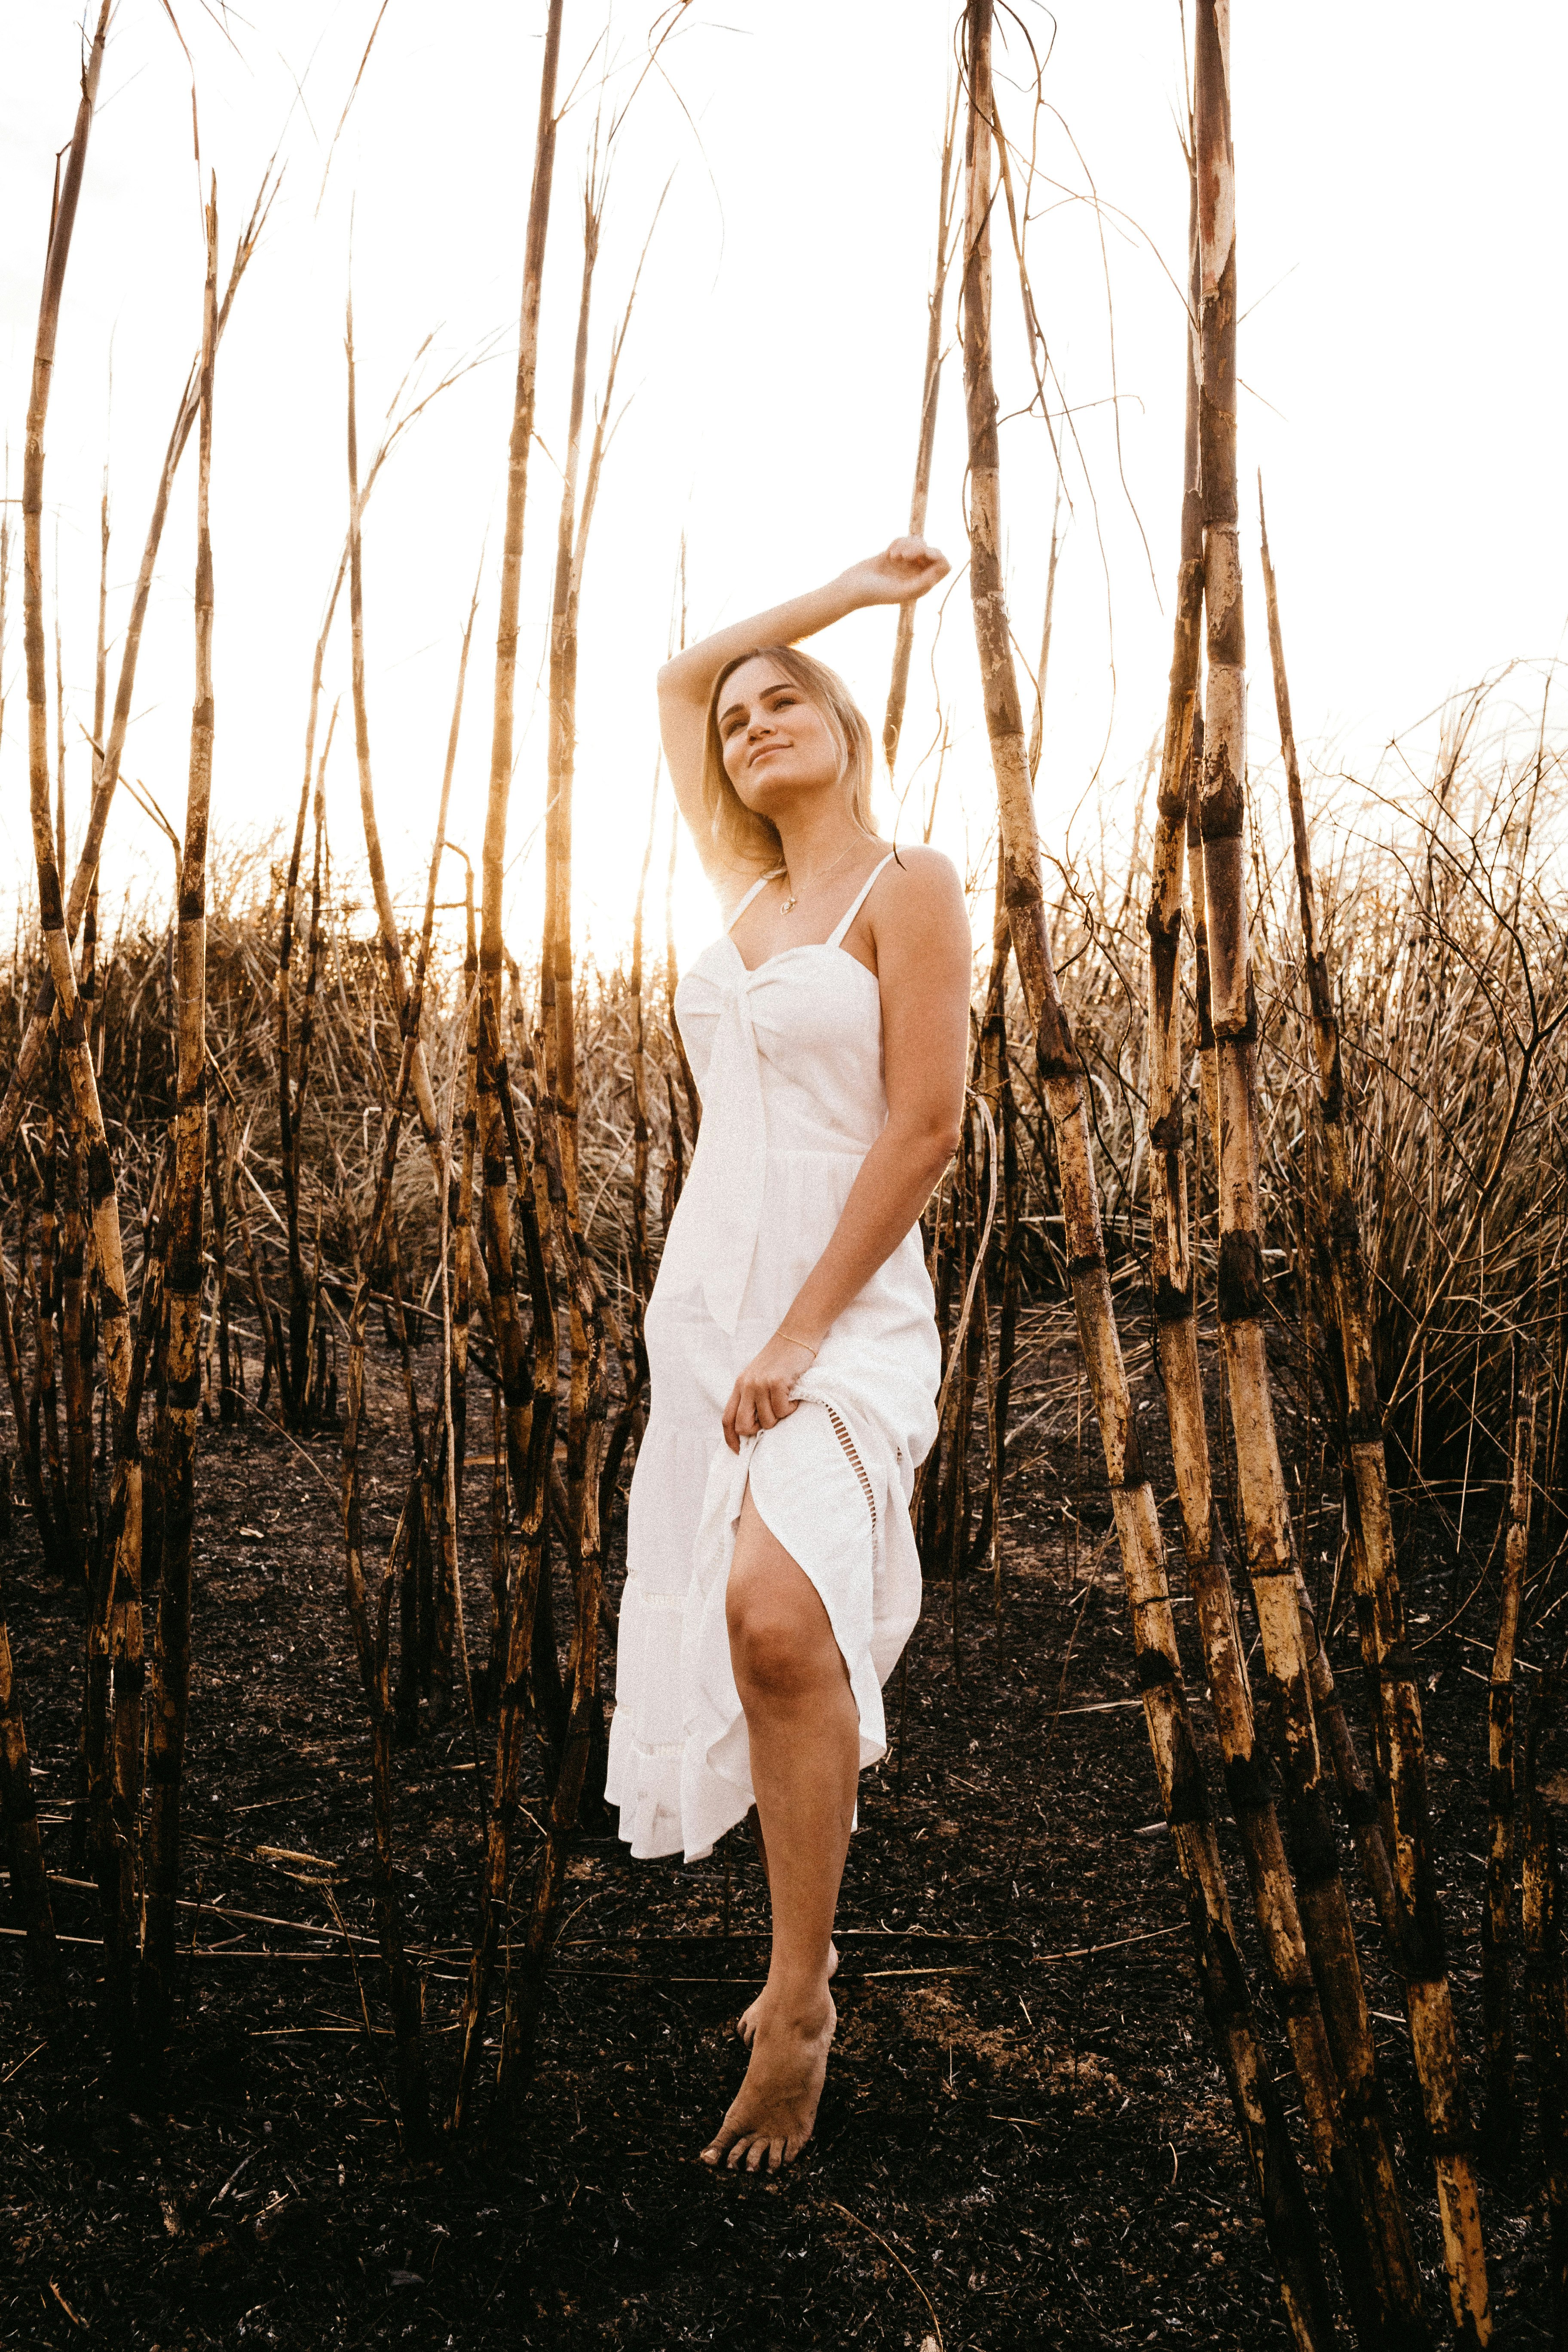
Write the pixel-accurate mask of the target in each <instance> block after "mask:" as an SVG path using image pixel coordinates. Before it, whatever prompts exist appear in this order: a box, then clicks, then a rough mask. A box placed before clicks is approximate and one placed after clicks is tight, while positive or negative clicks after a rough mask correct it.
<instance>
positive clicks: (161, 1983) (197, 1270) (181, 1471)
mask: <svg viewBox="0 0 1568 2352" xmlns="http://www.w3.org/2000/svg"><path fill="white" fill-rule="evenodd" d="M206 250H207V268H206V287H205V300H204V305H203V324H202V369H201V425H200V434H199V441H198V453H197V461H196V582H195V669H196V680H195V704H194V707H193V709H192V712H191V751H190V774H189V783H188V787H187V793H186V801H185V831H184V844H183V846H182V849H181V856H180V895H179V936H178V942H177V947H176V958H177V969H178V974H179V1043H178V1065H177V1081H176V1083H177V1093H176V1097H175V1106H174V1177H173V1181H172V1183H171V1186H170V1202H169V1244H168V1265H167V1272H166V1275H165V1277H164V1299H163V1313H164V1327H163V1355H164V1366H165V1376H166V1381H167V1386H166V1390H165V1395H164V1402H163V1414H162V1420H163V1428H162V1431H161V1433H160V1434H161V1444H160V1449H159V1451H160V1466H161V1470H162V1474H163V1475H162V1481H161V1483H162V1488H163V1571H162V1577H161V1581H160V1591H159V1602H158V1630H157V1640H156V1645H155V1649H154V1654H153V1705H152V1708H151V1720H150V1724H149V1743H148V1762H147V1778H148V1780H149V1783H150V1785H151V1790H152V1801H151V1805H150V1808H149V1816H148V1868H147V1929H146V1940H145V1943H144V1946H143V1949H142V1991H141V2012H142V2031H143V2035H144V2038H145V2040H146V2042H147V2043H148V2045H149V2048H150V2049H152V2050H153V2051H156V2050H158V2049H160V2048H161V2047H162V2044H163V2038H164V2036H165V2035H166V2033H167V2032H168V2028H169V2023H170V2020H171V2018H172V2016H173V2011H174V1926H175V1906H176V1903H177V1901H178V1896H179V1877H180V1797H181V1785H182V1781H183V1778H184V1753H185V1727H186V1717H187V1713H188V1708H189V1703H190V1675H191V1532H192V1527H193V1523H194V1520H195V1454H196V1428H197V1422H198V1417H199V1416H198V1412H197V1407H198V1403H199V1386H200V1348H201V1316H202V1222H203V1219H202V1212H203V1206H204V1195H205V1156H206V1138H207V1115H206V1066H207V1040H206V883H207V874H206V860H207V821H208V814H209V810H210V807H211V803H212V761H213V723H214V713H213V668H212V652H213V559H212V540H211V534H210V528H209V522H208V510H209V502H210V498H211V488H212V445H213V361H214V355H215V352H216V345H217V186H216V179H215V181H214V182H213V184H212V187H211V192H210V194H209V196H208V200H207V205H206ZM57 985H58V980H57Z"/></svg>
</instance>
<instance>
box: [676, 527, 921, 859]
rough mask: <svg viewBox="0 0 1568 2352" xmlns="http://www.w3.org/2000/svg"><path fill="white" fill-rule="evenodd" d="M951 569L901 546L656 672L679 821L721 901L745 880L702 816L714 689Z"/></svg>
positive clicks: (902, 598) (906, 597) (905, 543)
mask: <svg viewBox="0 0 1568 2352" xmlns="http://www.w3.org/2000/svg"><path fill="white" fill-rule="evenodd" d="M947 569H948V562H947V558H946V557H945V556H944V555H942V554H941V553H940V552H939V551H938V550H937V549H936V548H934V547H931V546H930V545H928V543H927V542H926V541H924V540H923V539H895V540H894V541H893V542H892V544H891V546H890V547H888V548H885V549H884V550H883V551H882V552H881V554H879V555H871V556H868V557H867V559H866V561H865V562H863V563H852V564H851V565H850V566H849V569H848V571H847V572H840V573H839V574H838V577H837V580H829V581H828V582H827V583H826V586H824V587H821V588H810V589H807V591H806V593H805V595H803V596H792V597H790V598H789V600H788V602H787V603H785V604H773V605H770V606H769V608H768V610H767V611H766V612H764V613H753V614H752V615H751V617H750V619H749V620H744V621H737V622H736V623H735V625H734V626H733V627H732V628H728V629H717V630H715V632H714V634H713V635H712V636H710V637H704V638H703V639H702V641H701V643H700V645H695V646H687V648H686V650H685V652H684V653H679V654H677V655H676V656H674V658H673V659H672V660H670V661H667V662H666V663H665V665H664V667H663V668H662V669H661V670H660V671H659V673H658V723H659V731H660V733H661V734H662V736H663V738H664V756H665V759H666V761H667V762H668V767H669V774H670V781H671V782H672V783H673V784H674V786H675V797H676V800H677V801H678V803H679V807H680V814H681V815H682V816H683V817H684V818H685V819H686V822H687V824H689V826H690V828H691V834H692V838H693V840H694V841H695V842H696V844H697V849H698V854H699V856H700V857H701V860H702V864H703V866H704V869H705V870H706V872H707V874H708V877H709V879H710V881H711V882H712V884H713V885H714V887H715V888H716V889H717V890H719V892H720V893H721V896H722V895H724V894H725V893H726V892H728V891H729V890H730V889H731V888H732V887H733V885H734V884H735V882H736V881H737V879H739V878H742V877H738V876H737V875H735V874H734V873H733V872H731V869H730V867H729V866H727V865H725V863H724V861H723V859H722V857H721V854H720V853H719V851H718V850H717V849H716V848H715V846H714V845H713V844H712V842H711V841H710V839H709V837H708V827H707V824H706V823H705V821H704V818H703V813H702V739H703V734H704V730H706V727H707V723H708V704H709V701H710V698H711V696H712V692H713V682H714V680H715V678H717V677H718V675H719V673H720V671H721V669H722V668H723V667H724V665H725V663H726V662H728V661H732V660H733V659H734V657H735V656H736V655H737V654H746V653H750V652H751V650H752V647H753V646H793V645H795V644H796V643H798V641H799V640H800V639H801V638H802V637H813V636H815V635H816V633H817V631H818V630H819V629H826V628H829V627H831V626H832V625H833V623H834V622H835V621H841V620H843V619H844V617H845V615H846V614H848V613H858V612H859V611H860V610H861V608H862V607H863V606H865V605H868V604H909V603H910V600H911V599H912V598H914V597H916V596H923V595H924V594H925V593H926V591H927V589H928V588H934V587H935V585H936V583H937V582H938V581H939V580H940V579H942V576H943V574H944V573H945V572H946V571H947ZM744 878H745V879H747V880H750V879H751V877H750V876H747V877H744Z"/></svg>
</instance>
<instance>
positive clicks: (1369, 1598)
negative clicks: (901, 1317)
mask: <svg viewBox="0 0 1568 2352" xmlns="http://www.w3.org/2000/svg"><path fill="white" fill-rule="evenodd" d="M1258 524H1259V529H1260V530H1261V533H1262V558H1263V578H1264V586H1265V592H1266V594H1267V599H1268V650H1269V656H1270V661H1271V664H1272V667H1273V672H1274V697H1275V707H1276V710H1277V712H1278V715H1279V741H1280V747H1281V750H1282V751H1283V753H1284V759H1285V777H1286V784H1287V789H1288V792H1289V802H1290V824H1291V835H1292V839H1293V842H1294V845H1295V855H1296V879H1297V888H1298V895H1299V898H1300V910H1301V949H1302V961H1303V963H1304V965H1305V968H1306V973H1307V990H1308V998H1309V1003H1310V1013H1311V1024H1312V1038H1313V1045H1314V1048H1315V1053H1316V1061H1317V1082H1318V1083H1317V1103H1318V1113H1319V1126H1320V1131H1321V1136H1322V1141H1323V1174H1324V1191H1325V1194H1326V1203H1325V1213H1326V1217H1327V1223H1328V1229H1329V1232H1328V1255H1329V1261H1330V1265H1331V1274H1332V1284H1333V1301H1334V1313H1335V1320H1336V1322H1337V1324H1338V1326H1339V1336H1340V1346H1341V1349H1342V1357H1343V1381H1344V1389H1343V1393H1344V1396H1345V1400H1346V1409H1345V1439H1346V1445H1347V1450H1348V1452H1349V1455H1350V1464H1349V1467H1350V1471H1351V1482H1350V1486H1351V1491H1350V1494H1349V1496H1348V1497H1347V1499H1348V1500H1349V1501H1350V1503H1351V1506H1352V1526H1351V1534H1352V1561H1353V1565H1354V1570H1355V1576H1356V1581H1357V1597H1358V1602H1359V1604H1360V1605H1359V1607H1358V1612H1357V1614H1358V1618H1359V1620H1360V1624H1361V1633H1362V1648H1363V1663H1364V1665H1365V1668H1366V1675H1367V1682H1368V1687H1369V1689H1370V1690H1371V1691H1372V1692H1373V1715H1374V1724H1375V1727H1376V1730H1377V1734H1378V1738H1377V1748H1378V1751H1379V1754H1380V1760H1381V1762H1382V1766H1383V1772H1382V1777H1383V1779H1384V1785H1385V1789H1386V1801H1387V1804H1388V1807H1389V1811H1390V1815H1391V1818H1392V1822H1393V1830H1394V1835H1393V1841H1392V1845H1393V1853H1392V1859H1393V1864H1394V1874H1395V1882H1396V1886H1397V1893H1398V1925H1399V1937H1398V1948H1399V1958H1400V1960H1401V1962H1402V1965H1403V1970H1404V1976H1405V2010H1406V2013H1407V2015H1408V2017H1409V2020H1410V2034H1411V2042H1412V2044H1413V2047H1414V2051H1415V2066H1416V2072H1417V2074H1418V2076H1419V2079H1420V2083H1421V2096H1422V2106H1423V2110H1424V2113H1425V2116H1426V2127H1427V2131H1428V2133H1429V2134H1430V2137H1431V2144H1432V2149H1433V2156H1434V2160H1435V2162H1436V2173H1437V2200H1438V2206H1439V2210H1440V2211H1441V2214H1442V2220H1443V2251H1444V2258H1445V2262H1446V2263H1447V2273H1448V2294H1449V2300H1450V2303H1451V2305H1452V2309H1453V2317H1454V2326H1455V2329H1456V2331H1457V2333H1458V2339H1459V2341H1460V2342H1461V2343H1477V2344H1484V2343H1486V2342H1487V2341H1488V2339H1489V2335H1490V2331H1491V2307H1490V2294H1489V2288H1488V2284H1487V2262H1486V2248H1485V2242H1484V2240H1483V2237H1482V2233H1481V2217H1480V2204H1479V2193H1478V2187H1477V2181H1476V2177H1475V2168H1474V2164H1473V2161H1472V2158H1471V2151H1470V2129H1469V2113H1468V2100H1467V2097H1466V2094H1465V2087H1464V2080H1463V2075H1462V2073H1461V2069H1460V2063H1459V2047H1458V2034H1457V2032H1456V2030H1455V2024H1454V2010H1453V2001H1452V1998H1451V1996H1450V1992H1449V1987H1448V1969H1447V1956H1446V1952H1445V1945H1444V1935H1443V1919H1442V1912H1441V1908H1440V1905H1439V1899H1438V1889H1437V1872H1436V1860H1435V1858H1434V1855H1433V1852H1432V1836H1431V1821H1430V1811H1429V1808H1428V1804H1427V1795H1426V1748H1425V1742H1424V1738H1423V1734H1422V1723H1421V1694H1420V1689H1419V1685H1418V1684H1417V1681H1416V1673H1415V1660H1414V1657H1413V1656H1412V1654H1411V1651H1410V1648H1409V1643H1408V1640H1407V1637H1406V1631H1405V1603H1404V1600H1403V1597H1402V1594H1401V1591H1400V1585H1399V1569H1398V1562H1397V1559H1396V1558H1395V1553H1394V1514H1393V1508H1392V1505H1391V1502H1390V1497H1389V1486H1388V1463H1387V1458H1386V1455H1385V1453H1384V1437H1383V1412H1382V1406H1381V1404H1380V1402H1379V1398H1378V1386H1377V1372H1376V1368H1375V1365H1374V1363H1373V1350H1372V1323H1371V1316H1370V1313H1369V1302H1368V1285H1367V1279H1366V1264H1365V1257H1364V1254H1363V1248H1362V1238H1361V1219H1360V1215H1359V1213H1358V1211H1357V1207H1356V1198H1355V1180H1354V1171H1353V1163H1352V1150H1351V1118H1352V1113H1351V1108H1350V1103H1349V1099H1348V1097H1347V1095H1346V1091H1345V1084H1344V1074H1343V1070H1342V1064H1341V1056H1340V1033H1339V1022H1338V1019H1337V1017H1336V1015H1335V1013H1334V1001H1333V991H1332V988H1331V982H1330V979H1329V969H1328V959H1327V956H1326V955H1325V953H1324V951H1323V944H1322V940H1321V933H1320V929H1319V924H1318V913H1317V892H1316V888H1315V886H1314V884H1313V880H1312V862H1311V843H1310V838H1309V835H1308V831H1307V814H1306V804H1305V802H1304V800H1303V798H1302V793H1301V772H1300V762H1299V761H1298V758H1297V754H1296V734H1295V729H1294V727H1293V725H1292V723H1291V718H1290V689H1289V681H1288V678H1287V676H1286V670H1285V647H1284V639H1283V636H1282V634H1281V631H1280V626H1279V590H1278V585H1277V583H1276V581H1275V577H1274V566H1273V563H1272V561H1271V560H1270V557H1269V552H1268V523H1267V520H1266V519H1265V516H1264V513H1263V487H1262V483H1261V480H1260V481H1259V484H1258ZM1206 857H1207V840H1206V836H1205V861H1206ZM1217 1026H1218V1024H1217V1022H1216V1028H1217ZM1223 1050H1224V1049H1223V1046H1222V1048H1221V1051H1222V1054H1223ZM1222 1159H1223V1153H1222ZM1222 1181H1223V1178H1222ZM1239 1424H1240V1411H1239V1405H1238V1409H1237V1425H1238V1427H1239ZM1238 1454H1239V1448H1238ZM1489 2039H1490V2037H1489Z"/></svg>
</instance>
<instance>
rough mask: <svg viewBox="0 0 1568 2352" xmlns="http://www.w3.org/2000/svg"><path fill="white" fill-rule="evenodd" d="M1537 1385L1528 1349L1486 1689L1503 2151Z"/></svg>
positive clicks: (1490, 1908) (1495, 2039) (1496, 2123)
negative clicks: (1518, 1677)
mask: <svg viewBox="0 0 1568 2352" xmlns="http://www.w3.org/2000/svg"><path fill="white" fill-rule="evenodd" d="M1535 1393H1536V1376H1535V1364H1534V1361H1533V1359H1532V1358H1531V1356H1530V1355H1528V1354H1526V1355H1525V1357H1524V1359H1523V1361H1522V1362H1521V1365H1520V1367H1519V1376H1518V1379H1517V1380H1516V1382H1515V1385H1514V1399H1513V1416H1512V1419H1513V1429H1512V1440H1511V1443H1510V1447H1509V1487H1508V1533H1507V1536H1506V1537H1505V1538H1504V1547H1503V1576H1502V1599H1501V1603H1500V1607H1499V1610H1498V1627H1497V1638H1496V1641H1495V1643H1493V1646H1492V1671H1491V1681H1490V1685H1489V1688H1488V1692H1487V1765H1488V1772H1487V1799H1488V1810H1489V1812H1490V1815H1491V1827H1490V1835H1489V1841H1488V1847H1487V1885H1486V1894H1485V1897H1484V1899H1483V1901H1482V1905H1481V2016H1482V2021H1483V2024H1484V2028H1485V2032H1486V2095H1485V2097H1486V2105H1485V2111H1484V2130H1485V2134H1486V2138H1487V2142H1488V2145H1489V2147H1490V2148H1491V2149H1492V2150H1493V2152H1494V2154H1495V2155H1496V2156H1498V2157H1500V2158H1504V2157H1506V2155H1507V2153H1508V2151H1509V2148H1510V2145H1511V2142H1512V2140H1513V2137H1514V2132H1515V2128H1516V2114H1517V2108H1516V2102H1515V2097H1514V2083H1513V2015H1512V1994H1511V1990H1510V1983H1509V1946H1510V1941H1511V1921H1510V1915H1511V1909H1512V1895H1513V1855H1514V1785H1513V1784H1514V1737H1513V1733H1514V1700H1513V1681H1514V1653H1515V1648H1516V1646H1517V1643H1518V1640H1519V1616H1520V1601H1521V1595H1522V1593H1523V1591H1524V1572H1525V1568H1526V1565H1527V1563H1528V1560H1529V1557H1530V1507H1531V1490H1532V1487H1533V1485H1534V1476H1535Z"/></svg>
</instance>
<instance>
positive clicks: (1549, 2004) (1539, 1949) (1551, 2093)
mask: <svg viewBox="0 0 1568 2352" xmlns="http://www.w3.org/2000/svg"><path fill="white" fill-rule="evenodd" d="M1562 1706H1563V1666H1562V1664H1558V1665H1556V1666H1555V1667H1552V1669H1551V1670H1549V1672H1547V1673H1546V1674H1544V1675H1542V1678H1541V1686H1540V1688H1539V1690H1538V1691H1537V1693H1536V1698H1535V1705H1534V1706H1533V1707H1532V1708H1531V1717H1530V1727H1529V1731H1528V1733H1527V1736H1526V1738H1525V1743H1524V1757H1523V1770H1522V1773H1521V1784H1522V1785H1521V1795H1522V1797H1523V1800H1524V1804H1523V1813H1524V1840H1523V1855H1522V1867H1521V1874H1520V1875H1521V1903H1520V1916H1521V1939H1520V1940H1521V1946H1522V1948H1523V1955H1524V1983H1525V1995H1526V2000H1527V2002H1528V2005H1529V2011H1530V2024H1531V2045H1532V2048H1533V2051H1534V2055H1535V2082H1536V2119H1537V2125H1538V2127H1539V2130H1540V2133H1541V2149H1542V2158H1543V2166H1542V2169H1543V2171H1544V2173H1545V2177H1546V2228H1547V2259H1546V2275H1547V2280H1548V2286H1549V2293H1550V2295H1551V2309H1552V2340H1553V2341H1554V2342H1555V2343H1557V2344H1562V2343H1563V2342H1565V2341H1568V1972H1565V1970H1564V1965H1563V1867H1562V1861H1561V1857H1560V1855H1559V1852H1558V1845H1557V1827H1556V1823H1555V1822H1554V1821H1553V1819H1552V1809H1551V1807H1550V1806H1549V1805H1548V1803H1547V1802H1546V1801H1545V1799H1544V1798H1543V1797H1542V1793H1541V1789H1540V1785H1539V1783H1540V1769H1539V1759H1540V1752H1541V1748H1542V1743H1543V1741H1544V1739H1545V1737H1546V1734H1547V1732H1548V1731H1549V1730H1550V1729H1551V1728H1552V1726H1553V1725H1554V1723H1555V1722H1556V1720H1557V1718H1558V1717H1559V1715H1560V1713H1561V1710H1562Z"/></svg>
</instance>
